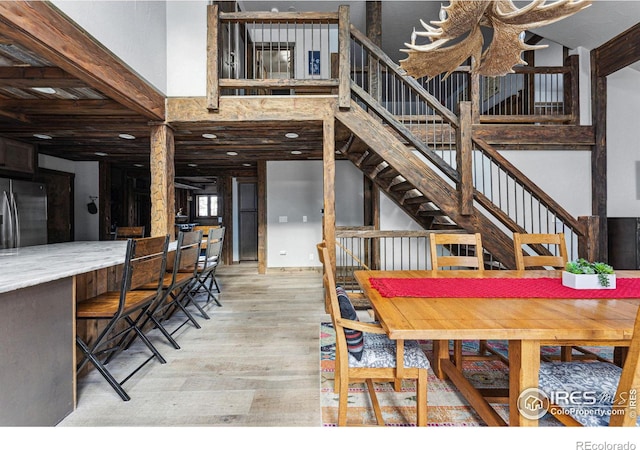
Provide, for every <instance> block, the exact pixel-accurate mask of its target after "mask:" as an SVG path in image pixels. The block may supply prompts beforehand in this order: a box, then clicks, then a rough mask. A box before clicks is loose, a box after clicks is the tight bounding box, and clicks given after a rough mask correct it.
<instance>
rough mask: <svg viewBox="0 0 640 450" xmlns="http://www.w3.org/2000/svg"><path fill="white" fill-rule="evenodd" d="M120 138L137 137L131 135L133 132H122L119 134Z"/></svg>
mask: <svg viewBox="0 0 640 450" xmlns="http://www.w3.org/2000/svg"><path fill="white" fill-rule="evenodd" d="M118 137H119V138H122V139H135V138H136V137H135V136H133V135H131V134H127V133H122V134H119V135H118Z"/></svg>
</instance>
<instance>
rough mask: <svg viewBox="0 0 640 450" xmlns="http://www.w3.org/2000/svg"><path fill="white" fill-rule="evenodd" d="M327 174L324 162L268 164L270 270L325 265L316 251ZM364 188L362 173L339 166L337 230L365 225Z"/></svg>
mask: <svg viewBox="0 0 640 450" xmlns="http://www.w3.org/2000/svg"><path fill="white" fill-rule="evenodd" d="M322 172H323V163H322V161H290V162H286V161H273V162H268V163H267V267H268V268H277V267H312V266H320V263H319V262H318V258H317V251H316V247H315V246H316V244H317V243H318V242H320V240H321V239H322V208H323V207H324V205H323V187H322V186H323V180H322V177H323V173H322ZM362 188H363V182H362V173H361V172H360V171H359V170H358V169H357V168H356V167H355V166H354V165H353V164H352V163H351V162H349V161H337V162H336V225H338V226H346V225H353V226H359V225H362V223H363V212H362V209H363V208H362V197H363V189H362ZM304 216H306V218H307V219H306V220H307V221H306V222H304ZM285 217H286V222H283V221H282V220H285V219H284V218H285ZM281 252H285V254H284V255H281V254H280V253H281Z"/></svg>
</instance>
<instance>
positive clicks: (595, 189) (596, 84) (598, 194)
mask: <svg viewBox="0 0 640 450" xmlns="http://www.w3.org/2000/svg"><path fill="white" fill-rule="evenodd" d="M597 67H598V63H597V61H596V58H595V50H593V51H592V52H591V98H592V100H591V104H592V106H591V109H592V123H593V129H594V134H595V145H594V147H593V150H592V152H591V213H592V214H593V215H594V216H598V217H600V248H599V250H598V253H599V255H600V257H601V258H602V261H607V260H608V255H607V253H608V248H607V247H608V246H607V77H606V76H602V77H601V76H598V72H597Z"/></svg>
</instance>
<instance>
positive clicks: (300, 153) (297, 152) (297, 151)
mask: <svg viewBox="0 0 640 450" xmlns="http://www.w3.org/2000/svg"><path fill="white" fill-rule="evenodd" d="M291 154H292V155H302V152H301V151H300V150H293V151H292V152H291Z"/></svg>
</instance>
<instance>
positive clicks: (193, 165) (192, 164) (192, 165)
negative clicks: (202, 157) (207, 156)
mask: <svg viewBox="0 0 640 450" xmlns="http://www.w3.org/2000/svg"><path fill="white" fill-rule="evenodd" d="M187 166H189V167H198V165H197V164H194V163H191V164H187Z"/></svg>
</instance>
